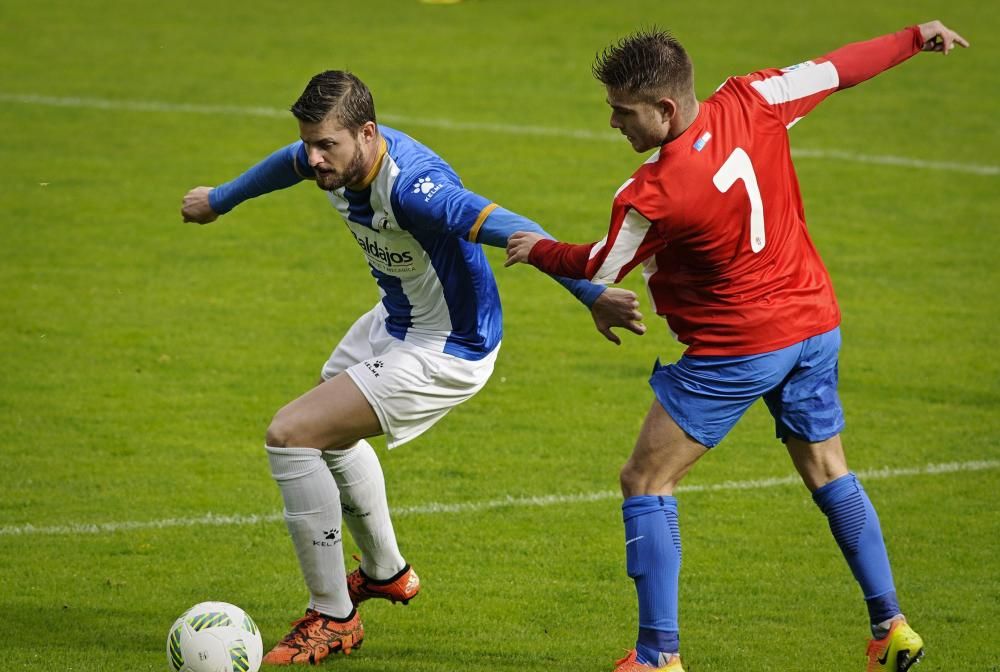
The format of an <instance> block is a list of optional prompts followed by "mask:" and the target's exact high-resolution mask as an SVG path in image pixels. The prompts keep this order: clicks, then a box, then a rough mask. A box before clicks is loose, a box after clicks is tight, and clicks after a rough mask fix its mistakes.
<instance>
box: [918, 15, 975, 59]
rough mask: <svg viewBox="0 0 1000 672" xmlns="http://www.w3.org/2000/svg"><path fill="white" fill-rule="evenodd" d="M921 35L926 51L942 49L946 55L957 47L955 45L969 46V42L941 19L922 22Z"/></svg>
mask: <svg viewBox="0 0 1000 672" xmlns="http://www.w3.org/2000/svg"><path fill="white" fill-rule="evenodd" d="M917 27H918V28H920V37H921V38H923V40H924V47H923V50H924V51H940V52H941V53H942V54H944V55H945V56H947V55H948V52H949V51H951V50H952V49H954V48H955V45H956V44H957V45H959V46H961V47H965V48H968V46H969V42H968V40H966V39H965V38H964V37H962V36H961V35H959V34H958V33H956V32H955V31H954V30H952V29H951V28H949V27H948V26H946V25H944V24H943V23H941V22H940V21H928V22H927V23H921V24H920V25H919V26H917Z"/></svg>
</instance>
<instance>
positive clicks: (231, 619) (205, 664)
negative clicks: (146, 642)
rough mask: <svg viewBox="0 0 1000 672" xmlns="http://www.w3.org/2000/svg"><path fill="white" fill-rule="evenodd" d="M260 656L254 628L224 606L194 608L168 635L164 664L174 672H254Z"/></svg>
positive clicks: (238, 612)
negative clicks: (165, 661) (165, 662)
mask: <svg viewBox="0 0 1000 672" xmlns="http://www.w3.org/2000/svg"><path fill="white" fill-rule="evenodd" d="M263 656H264V642H263V641H261V638H260V630H258V629H257V624H256V623H254V622H253V619H252V618H250V616H249V615H247V613H246V612H245V611H243V610H242V609H240V608H239V607H237V606H235V605H232V604H229V603H227V602H201V603H199V604H196V605H194V606H193V607H191V608H190V609H188V610H187V611H185V612H184V613H183V614H181V616H180V618H178V619H177V620H176V621H174V624H173V626H171V628H170V634H169V635H167V662H168V663H169V664H170V669H171V670H174V672H257V670H258V669H260V659H261V658H262V657H263Z"/></svg>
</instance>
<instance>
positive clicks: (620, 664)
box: [614, 649, 684, 672]
mask: <svg viewBox="0 0 1000 672" xmlns="http://www.w3.org/2000/svg"><path fill="white" fill-rule="evenodd" d="M649 670H662V671H663V672H684V668H683V667H681V657H680V656H670V660H668V661H667V664H666V665H662V666H660V667H652V666H650V665H644V664H642V663H639V662H636V660H635V649H632V650H631V651H629V652H628V655H627V656H625V657H624V658H622V659H621V660H619V661H617V662H616V663H615V669H614V672H648V671H649Z"/></svg>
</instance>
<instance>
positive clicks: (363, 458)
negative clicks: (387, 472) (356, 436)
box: [323, 439, 406, 579]
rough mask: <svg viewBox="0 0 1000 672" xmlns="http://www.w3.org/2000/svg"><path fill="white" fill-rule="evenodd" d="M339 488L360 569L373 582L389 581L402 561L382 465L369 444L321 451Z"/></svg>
mask: <svg viewBox="0 0 1000 672" xmlns="http://www.w3.org/2000/svg"><path fill="white" fill-rule="evenodd" d="M323 459H325V460H326V464H327V466H328V467H329V468H330V472H331V473H332V474H333V478H334V479H336V481H337V487H338V488H339V489H340V504H341V507H342V508H343V512H344V522H345V523H347V529H349V530H350V531H351V536H352V537H354V541H355V542H356V543H357V545H358V547H359V548H360V549H361V569H362V570H363V571H364V573H365V574H367V575H368V576H369V577H371V578H373V579H389V578H392V577H393V576H395V575H396V574H398V573H399V572H400V571H401V570H402V569H403V567H405V566H406V561H405V560H403V556H402V555H401V554H400V552H399V546H398V544H397V543H396V534H395V532H393V529H392V520H391V519H390V518H389V501H388V499H387V498H386V495H385V477H384V476H383V475H382V465H381V464H379V461H378V456H377V455H375V449H374V448H372V447H371V444H370V443H368V442H367V441H365V440H364V439H362V440H361V441H358V442H357V443H356V444H354V446H353V447H351V448H348V449H347V450H327V451H323Z"/></svg>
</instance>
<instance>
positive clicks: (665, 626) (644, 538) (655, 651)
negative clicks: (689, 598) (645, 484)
mask: <svg viewBox="0 0 1000 672" xmlns="http://www.w3.org/2000/svg"><path fill="white" fill-rule="evenodd" d="M622 516H623V518H624V519H625V559H626V565H627V567H628V575H629V576H631V577H632V579H633V580H634V581H635V591H636V594H637V595H638V597H639V637H638V640H637V641H636V646H635V648H636V654H637V655H636V660H637V661H638V662H640V663H649V664H651V665H658V664H659V658H660V653H677V651H678V650H679V648H680V637H679V634H678V625H677V584H678V577H679V576H680V571H681V534H680V528H679V527H678V526H677V500H676V499H674V498H673V497H668V496H657V495H640V496H638V497H629V498H628V499H626V500H625V502H624V503H623V504H622Z"/></svg>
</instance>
